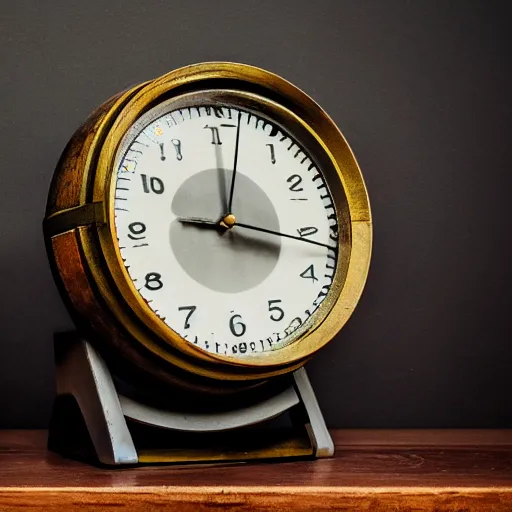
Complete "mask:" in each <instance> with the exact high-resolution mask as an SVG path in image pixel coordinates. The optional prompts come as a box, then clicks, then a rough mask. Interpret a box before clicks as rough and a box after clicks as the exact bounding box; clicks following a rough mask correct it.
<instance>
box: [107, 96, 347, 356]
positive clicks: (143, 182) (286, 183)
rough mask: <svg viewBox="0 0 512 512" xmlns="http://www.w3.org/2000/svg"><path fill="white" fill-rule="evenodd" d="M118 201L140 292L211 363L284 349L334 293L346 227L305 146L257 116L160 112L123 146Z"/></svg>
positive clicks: (236, 111)
mask: <svg viewBox="0 0 512 512" xmlns="http://www.w3.org/2000/svg"><path fill="white" fill-rule="evenodd" d="M169 108H171V107H169ZM112 191H113V193H115V197H114V199H113V205H114V214H115V230H116V234H117V239H118V243H119V250H120V254H121V257H122V259H123V262H124V265H125V267H126V269H127V272H128V274H129V276H130V278H131V280H132V281H133V284H134V286H135V288H136V289H137V291H138V293H139V294H140V295H141V296H142V298H143V299H144V300H145V301H146V302H147V304H148V306H149V307H150V308H151V310H152V311H153V312H154V313H155V314H156V315H157V316H158V317H160V319H161V320H162V321H163V322H165V324H167V326H168V327H170V328H171V329H172V330H173V331H175V332H176V333H178V334H179V335H180V336H181V337H182V338H184V339H185V340H187V341H188V342H189V343H191V344H195V345H197V346H198V347H200V348H202V349H204V350H206V351H209V352H212V353H214V354H215V353H217V354H222V355H227V356H234V357H237V358H239V357H250V356H251V355H252V354H260V355H261V354H262V353H265V352H268V351H272V350H276V349H279V348H281V347H283V346H284V345H287V344H289V343H291V342H293V341H294V338H295V337H296V336H295V337H294V333H295V332H296V331H297V328H298V327H299V326H301V325H303V324H304V323H305V322H307V321H308V320H309V319H311V318H312V317H314V315H315V312H316V311H317V309H318V307H319V305H320V304H321V302H322V301H323V299H324V298H325V297H326V296H327V294H328V292H329V290H330V287H331V284H332V281H333V277H334V273H335V270H336V261H337V249H338V245H337V239H338V236H337V233H338V223H337V222H338V221H337V217H336V211H335V208H334V204H333V200H332V197H331V194H330V192H329V188H328V185H327V183H326V181H325V179H324V177H323V175H322V172H321V170H320V169H319V168H318V166H317V165H316V163H315V162H314V161H313V160H312V158H311V156H310V155H309V154H308V153H307V152H306V150H305V149H304V148H303V147H302V146H301V144H300V143H299V141H297V140H295V139H294V137H293V135H292V134H290V133H287V132H286V131H285V130H284V129H283V128H281V127H280V126H277V125H276V124H274V123H273V122H272V121H271V120H269V119H267V118H265V117H261V116H260V115H258V114H257V113H255V112H251V111H249V110H245V109H241V108H239V107H236V106H234V105H225V106H218V105H216V106H204V105H202V106H196V107H194V106H192V107H184V108H181V109H176V110H171V111H170V110H169V109H167V110H166V108H165V107H160V109H158V107H157V109H154V111H153V112H150V113H149V114H146V115H145V116H144V117H143V118H142V119H141V120H140V122H138V123H137V125H134V127H133V129H131V130H130V131H129V132H128V134H127V135H126V137H125V140H124V141H123V144H122V145H121V150H120V152H119V153H118V157H117V160H116V168H115V176H114V182H113V186H112ZM228 214H231V216H229V217H226V216H227V215H228ZM223 219H224V221H223V222H221V221H222V220H223Z"/></svg>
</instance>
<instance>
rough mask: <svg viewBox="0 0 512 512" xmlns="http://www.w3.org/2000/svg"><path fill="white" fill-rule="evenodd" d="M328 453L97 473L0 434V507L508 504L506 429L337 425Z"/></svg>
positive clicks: (511, 463) (21, 435) (443, 507)
mask: <svg viewBox="0 0 512 512" xmlns="http://www.w3.org/2000/svg"><path fill="white" fill-rule="evenodd" d="M333 437H334V439H335V443H336V446H337V452H336V456H335V457H334V458H332V459H323V460H317V461H295V462H285V463H239V464H209V465H188V466H187V465H180V466H173V467H169V466H152V467H137V468H129V469H117V470H110V469H102V468H95V467H92V466H88V465H85V464H82V463H79V462H76V461H71V460H66V459H63V458H61V457H59V456H58V455H55V454H53V453H48V452H47V451H46V448H45V446H46V432H43V431H4V432H0V510H1V511H2V512H7V511H12V510H20V509H23V510H30V511H32V510H50V511H52V510H55V511H57V510H58V511H59V512H62V511H63V510H65V511H74V510H80V511H84V510H109V509H113V508H115V509H116V510H119V509H125V510H130V511H145V512H148V511H153V510H159V511H161V510H176V511H180V512H188V511H207V510H219V509H222V510H237V511H248V510H266V511H277V510H301V511H316V510H368V511H372V512H380V511H395V512H397V511H404V512H405V511H421V510H432V511H436V512H442V511H450V512H455V511H458V512H462V511H464V512H471V511H491V512H504V511H511V510H512V431H510V430H509V431H506V430H488V431H481V430H480V431H475V430H466V431H454V430H440V431H432V430H430V431H423V430H415V431H414V430H406V431H397V430H381V431H376V430H338V431H335V432H333Z"/></svg>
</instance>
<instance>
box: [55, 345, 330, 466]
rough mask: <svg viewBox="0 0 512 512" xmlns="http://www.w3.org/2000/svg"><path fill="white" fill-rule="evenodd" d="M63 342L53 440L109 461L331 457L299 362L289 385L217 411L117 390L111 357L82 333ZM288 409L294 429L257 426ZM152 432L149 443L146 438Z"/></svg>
mask: <svg viewBox="0 0 512 512" xmlns="http://www.w3.org/2000/svg"><path fill="white" fill-rule="evenodd" d="M65 341H66V343H65V346H66V349H65V351H62V349H61V347H62V345H64V343H62V342H60V343H59V336H58V335H57V336H56V344H59V350H58V351H56V352H58V354H59V356H58V357H57V361H56V366H57V398H56V401H55V405H54V410H53V415H52V420H51V423H50V432H49V440H48V447H49V449H51V450H52V451H55V452H58V453H60V454H62V455H65V456H67V457H72V458H78V459H82V460H86V461H88V462H92V463H100V464H102V465H109V466H111V465H112V466H118V465H120V466H126V465H129V464H148V463H185V462H214V461H243V460H251V459H277V458H281V457H308V458H316V457H329V456H331V455H333V453H334V444H333V441H332V439H331V436H330V434H329V432H328V430H327V428H326V425H325V421H324V419H323V416H322V413H321V411H320V408H319V406H318V402H317V400H316V397H315V394H314V391H313V389H312V387H311V384H310V382H309V379H308V377H307V373H306V370H305V369H303V368H301V369H299V370H296V371H295V372H294V373H293V374H292V375H291V376H290V386H289V387H288V388H287V389H284V391H279V392H278V393H276V394H275V395H274V396H272V397H270V398H268V397H267V398H266V399H264V400H262V401H261V402H259V403H256V404H252V405H250V406H248V407H242V408H240V407H239V408H237V409H236V410H230V411H223V412H218V413H206V414H205V413H197V414H196V413H190V412H187V413H183V412H181V413H180V412H179V411H173V410H170V409H161V408H155V407H152V406H150V405H147V404H145V403H143V402H140V401H135V400H132V399H130V398H128V397H126V396H123V395H122V394H120V393H119V392H118V390H117V389H116V386H115V384H114V380H113V378H112V375H111V373H110V371H109V369H108V366H107V364H106V363H105V361H104V360H103V358H102V357H101V356H100V355H99V354H98V352H97V351H96V350H95V349H94V348H93V346H92V345H91V344H90V343H89V342H88V341H87V340H85V339H83V338H80V337H78V336H77V335H75V336H69V335H67V336H65ZM285 412H288V413H289V415H290V419H291V420H292V424H293V427H292V428H291V429H286V430H284V431H283V430H282V429H279V428H266V429H264V430H263V429H262V430H259V429H258V426H260V425H264V424H265V423H266V422H267V424H268V422H269V421H270V420H272V419H273V418H276V417H277V416H280V415H281V414H283V413H285ZM148 440H150V441H151V445H148V443H147V442H148Z"/></svg>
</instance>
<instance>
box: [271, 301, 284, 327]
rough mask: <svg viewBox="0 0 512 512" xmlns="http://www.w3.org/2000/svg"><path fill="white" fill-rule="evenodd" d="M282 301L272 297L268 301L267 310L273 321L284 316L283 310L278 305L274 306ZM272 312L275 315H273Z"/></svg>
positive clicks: (277, 320)
mask: <svg viewBox="0 0 512 512" xmlns="http://www.w3.org/2000/svg"><path fill="white" fill-rule="evenodd" d="M279 302H282V300H281V299H274V300H269V301H268V310H269V311H270V320H274V322H279V321H280V320H282V319H283V318H284V311H283V310H282V309H281V308H280V307H279V306H274V304H278V303H279ZM274 312H275V313H276V316H274Z"/></svg>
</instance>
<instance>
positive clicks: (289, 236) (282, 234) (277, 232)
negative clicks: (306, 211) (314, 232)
mask: <svg viewBox="0 0 512 512" xmlns="http://www.w3.org/2000/svg"><path fill="white" fill-rule="evenodd" d="M234 225H235V226H238V227H240V228H246V229H252V230H253V231H261V232H262V233H269V234H270V235H277V236H283V237H285V238H292V239H293V240H298V241H299V242H307V243H308V244H313V245H319V246H320V247H327V248H328V249H332V250H334V251H335V250H336V247H333V246H331V245H327V244H323V243H322V242H317V241H315V240H309V239H308V238H302V237H300V236H295V235H288V234H286V233H280V232H279V231H272V230H271V229H265V228H258V227H256V226H251V225H249V224H243V223H241V222H238V221H236V222H235V224H234Z"/></svg>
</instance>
